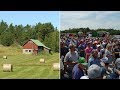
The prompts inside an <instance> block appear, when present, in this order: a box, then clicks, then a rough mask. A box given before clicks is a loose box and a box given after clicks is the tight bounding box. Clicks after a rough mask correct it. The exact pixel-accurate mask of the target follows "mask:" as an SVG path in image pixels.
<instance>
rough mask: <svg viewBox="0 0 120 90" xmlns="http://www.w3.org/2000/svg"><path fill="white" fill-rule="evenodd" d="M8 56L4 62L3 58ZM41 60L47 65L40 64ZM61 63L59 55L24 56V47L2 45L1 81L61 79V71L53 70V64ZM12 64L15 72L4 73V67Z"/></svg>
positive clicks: (0, 58)
mask: <svg viewBox="0 0 120 90" xmlns="http://www.w3.org/2000/svg"><path fill="white" fill-rule="evenodd" d="M4 55H5V56H7V59H6V60H4V59H3V56H4ZM40 58H44V59H45V61H46V62H45V63H40V62H39V60H40ZM58 62H59V53H53V55H50V54H45V53H41V54H39V55H37V56H36V55H26V54H22V47H20V46H17V47H16V46H10V47H4V46H2V45H0V79H59V71H53V70H52V64H53V63H58ZM4 63H10V64H12V65H13V72H3V68H2V65H3V64H4Z"/></svg>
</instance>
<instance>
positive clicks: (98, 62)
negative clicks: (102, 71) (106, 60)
mask: <svg viewBox="0 0 120 90" xmlns="http://www.w3.org/2000/svg"><path fill="white" fill-rule="evenodd" d="M100 62H101V61H100V59H98V58H96V59H95V58H93V57H91V58H90V59H89V60H88V67H90V66H91V65H92V64H97V65H98V66H100V67H101V64H100Z"/></svg>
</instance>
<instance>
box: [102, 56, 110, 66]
mask: <svg viewBox="0 0 120 90" xmlns="http://www.w3.org/2000/svg"><path fill="white" fill-rule="evenodd" d="M102 62H103V63H104V64H105V66H108V65H109V60H108V58H107V57H105V58H102Z"/></svg>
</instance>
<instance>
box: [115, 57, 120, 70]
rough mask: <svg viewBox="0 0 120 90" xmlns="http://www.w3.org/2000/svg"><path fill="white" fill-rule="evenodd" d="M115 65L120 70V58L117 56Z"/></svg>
mask: <svg viewBox="0 0 120 90" xmlns="http://www.w3.org/2000/svg"><path fill="white" fill-rule="evenodd" d="M115 67H116V69H118V70H120V58H117V59H116V61H115Z"/></svg>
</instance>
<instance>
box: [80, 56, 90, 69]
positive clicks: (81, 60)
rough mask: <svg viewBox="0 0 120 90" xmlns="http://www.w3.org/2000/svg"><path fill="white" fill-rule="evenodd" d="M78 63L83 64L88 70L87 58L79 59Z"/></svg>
mask: <svg viewBox="0 0 120 90" xmlns="http://www.w3.org/2000/svg"><path fill="white" fill-rule="evenodd" d="M78 63H80V64H82V65H83V66H84V67H86V68H87V66H88V63H87V62H86V60H85V58H84V57H79V59H78Z"/></svg>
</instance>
